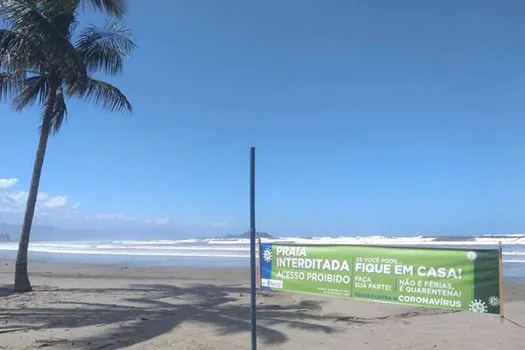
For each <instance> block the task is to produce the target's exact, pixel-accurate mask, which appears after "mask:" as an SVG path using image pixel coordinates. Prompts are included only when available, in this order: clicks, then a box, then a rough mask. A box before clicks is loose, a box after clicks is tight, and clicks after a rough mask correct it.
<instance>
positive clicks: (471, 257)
mask: <svg viewBox="0 0 525 350" xmlns="http://www.w3.org/2000/svg"><path fill="white" fill-rule="evenodd" d="M477 258H478V253H476V252H474V251H469V252H467V259H469V260H470V261H476V259H477Z"/></svg>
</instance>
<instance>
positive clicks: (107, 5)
mask: <svg viewBox="0 0 525 350" xmlns="http://www.w3.org/2000/svg"><path fill="white" fill-rule="evenodd" d="M82 5H84V6H87V7H91V8H93V9H95V10H97V11H101V12H105V13H107V14H108V15H110V16H113V17H115V18H118V19H121V18H122V17H124V14H125V13H126V0H82Z"/></svg>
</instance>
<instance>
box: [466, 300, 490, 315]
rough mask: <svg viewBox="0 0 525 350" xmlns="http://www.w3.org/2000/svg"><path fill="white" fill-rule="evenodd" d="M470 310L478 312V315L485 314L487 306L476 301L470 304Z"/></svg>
mask: <svg viewBox="0 0 525 350" xmlns="http://www.w3.org/2000/svg"><path fill="white" fill-rule="evenodd" d="M468 309H469V311H471V312H478V313H481V314H484V313H486V312H487V304H485V303H484V302H483V301H481V300H477V299H475V300H472V301H471V302H470V304H469V308H468Z"/></svg>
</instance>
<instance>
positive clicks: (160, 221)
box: [93, 214, 170, 226]
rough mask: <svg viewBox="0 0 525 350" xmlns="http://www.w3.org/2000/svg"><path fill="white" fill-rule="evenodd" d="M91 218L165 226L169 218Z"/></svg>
mask: <svg viewBox="0 0 525 350" xmlns="http://www.w3.org/2000/svg"><path fill="white" fill-rule="evenodd" d="M93 218H95V219H97V220H120V221H132V222H137V223H143V224H152V225H160V226H163V225H166V224H168V222H169V221H170V219H169V218H162V219H143V218H137V217H135V216H128V215H124V214H95V215H93Z"/></svg>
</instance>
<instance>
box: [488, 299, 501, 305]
mask: <svg viewBox="0 0 525 350" xmlns="http://www.w3.org/2000/svg"><path fill="white" fill-rule="evenodd" d="M489 305H490V306H492V307H496V306H499V298H498V297H489Z"/></svg>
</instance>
